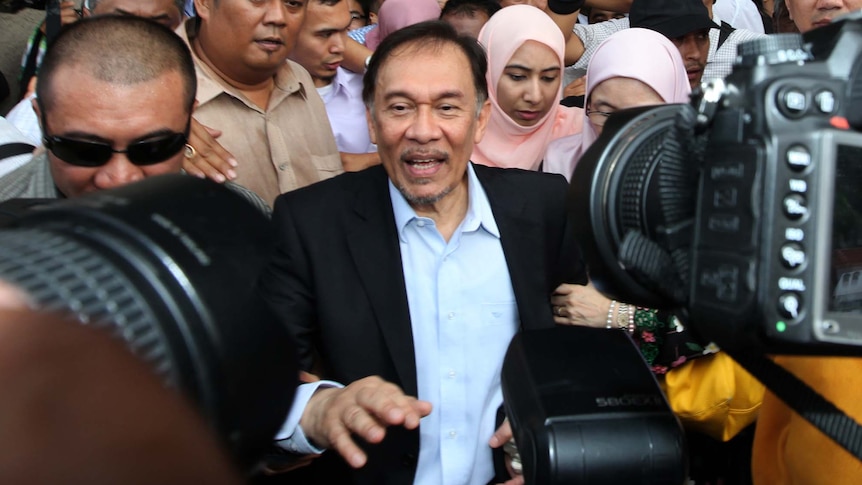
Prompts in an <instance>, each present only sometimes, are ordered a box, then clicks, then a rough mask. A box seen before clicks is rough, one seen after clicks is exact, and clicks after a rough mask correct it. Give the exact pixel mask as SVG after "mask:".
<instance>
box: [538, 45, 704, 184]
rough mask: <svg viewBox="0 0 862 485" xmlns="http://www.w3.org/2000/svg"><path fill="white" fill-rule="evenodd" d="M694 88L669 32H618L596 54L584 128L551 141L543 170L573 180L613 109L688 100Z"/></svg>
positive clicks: (589, 70) (590, 69) (589, 78)
mask: <svg viewBox="0 0 862 485" xmlns="http://www.w3.org/2000/svg"><path fill="white" fill-rule="evenodd" d="M690 92H691V87H690V85H689V82H688V78H687V77H686V73H685V65H684V64H683V62H682V57H680V54H679V49H677V48H676V46H674V45H673V43H671V42H670V41H669V40H668V39H667V38H666V37H665V36H663V35H661V34H659V33H657V32H654V31H652V30H647V29H639V28H631V29H625V30H621V31H619V32H617V33H615V34H613V35H612V36H610V37H608V39H607V40H605V41H604V42H603V43H602V44H601V45H600V46H599V47H598V49H596V52H595V53H594V54H593V57H592V58H590V65H589V67H588V68H587V88H586V93H585V96H584V103H585V105H586V110H585V111H584V128H583V131H582V132H581V133H579V134H577V135H572V136H568V137H565V138H560V139H558V140H555V141H554V142H553V143H551V144H550V145H549V146H548V150H547V152H546V153H545V163H544V165H543V166H542V169H543V170H544V171H545V172H552V173H560V174H563V175H564V176H565V177H566V179H569V180H570V179H571V176H572V171H573V170H574V168H575V164H576V163H577V162H578V160H580V158H581V155H583V153H584V152H585V151H586V150H587V148H589V146H590V145H592V144H593V142H594V141H595V140H596V138H598V136H599V134H600V133H601V132H602V126H604V124H605V121H606V120H607V118H608V115H610V113H612V112H614V111H617V110H621V109H626V108H635V107H638V106H649V105H655V104H664V103H686V102H688V96H689V93H690Z"/></svg>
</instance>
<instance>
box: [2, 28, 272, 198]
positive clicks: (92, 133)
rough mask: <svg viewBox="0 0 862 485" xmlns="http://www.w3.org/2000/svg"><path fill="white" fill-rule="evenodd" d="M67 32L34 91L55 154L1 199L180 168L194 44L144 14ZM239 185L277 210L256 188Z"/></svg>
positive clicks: (16, 180)
mask: <svg viewBox="0 0 862 485" xmlns="http://www.w3.org/2000/svg"><path fill="white" fill-rule="evenodd" d="M66 29H68V31H65V30H64V31H63V32H61V33H60V35H59V36H58V38H57V40H56V41H55V42H54V44H52V47H51V49H49V50H48V52H47V54H46V55H45V60H44V62H43V64H42V70H41V74H40V76H39V82H38V84H37V86H36V95H37V97H36V102H35V103H34V108H35V109H36V112H37V115H38V117H39V122H40V124H41V126H42V131H43V132H44V138H43V143H44V146H45V148H46V150H47V151H46V152H42V153H41V154H39V155H36V156H34V157H33V158H32V159H31V160H30V161H29V162H27V163H25V164H24V165H23V166H21V167H20V168H18V169H16V170H14V171H12V172H10V173H9V174H7V175H5V176H3V177H2V178H0V201H2V200H8V199H15V198H26V199H56V198H66V197H77V196H79V195H82V194H85V193H87V192H94V191H98V190H105V189H112V188H115V187H120V186H123V185H126V184H129V183H132V182H136V181H139V180H142V179H144V178H147V177H152V176H155V175H161V174H168V173H180V171H181V169H182V160H183V155H184V152H185V150H186V149H187V147H188V146H187V145H186V141H187V137H188V131H189V124H190V123H191V113H192V108H193V106H194V102H195V90H196V79H195V71H194V62H193V61H192V57H191V53H190V52H189V50H188V47H187V46H186V45H185V44H184V43H183V41H182V40H180V38H179V37H177V36H176V35H174V33H173V32H172V31H171V30H169V29H167V28H165V27H163V26H161V25H159V24H156V23H154V22H150V21H148V20H143V19H140V18H138V17H130V16H117V15H105V16H98V17H92V18H89V19H84V20H82V21H80V22H76V23H75V24H72V25H70V26H68V27H66ZM231 188H232V189H233V190H235V191H236V192H237V193H239V194H240V195H242V196H243V197H245V198H246V199H247V200H248V201H249V202H250V203H252V204H253V205H255V206H256V207H257V208H258V209H260V210H261V211H263V212H266V213H268V212H269V209H268V207H267V206H266V204H264V202H263V201H262V200H261V199H260V198H259V197H257V196H255V195H254V194H253V193H251V192H250V191H248V190H246V189H244V188H242V187H239V186H237V185H235V184H231Z"/></svg>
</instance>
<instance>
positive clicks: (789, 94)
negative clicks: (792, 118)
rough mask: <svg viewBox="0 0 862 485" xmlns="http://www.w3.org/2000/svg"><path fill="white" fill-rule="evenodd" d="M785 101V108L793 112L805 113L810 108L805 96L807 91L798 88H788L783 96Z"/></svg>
mask: <svg viewBox="0 0 862 485" xmlns="http://www.w3.org/2000/svg"><path fill="white" fill-rule="evenodd" d="M781 100H782V101H783V103H784V109H786V110H787V111H788V112H789V113H791V114H800V113H804V112H805V110H806V109H808V100H807V99H806V98H805V93H803V92H802V91H800V90H798V89H788V90H787V91H785V92H784V95H783V96H782V97H781Z"/></svg>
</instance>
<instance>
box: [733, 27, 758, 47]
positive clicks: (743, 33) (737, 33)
mask: <svg viewBox="0 0 862 485" xmlns="http://www.w3.org/2000/svg"><path fill="white" fill-rule="evenodd" d="M764 37H766V34H761V33H760V32H754V31H752V30H747V29H734V31H733V32H731V33H730V36H728V38H727V40H728V41H729V42H733V43H734V44H740V43H742V42H748V41H750V40H754V39H762V38H764Z"/></svg>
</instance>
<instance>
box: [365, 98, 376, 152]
mask: <svg viewBox="0 0 862 485" xmlns="http://www.w3.org/2000/svg"><path fill="white" fill-rule="evenodd" d="M365 122H366V123H368V136H369V137H370V138H371V143H374V144H375V145H376V144H377V131H376V130H375V129H374V115H372V114H371V110H369V109H368V108H367V107H366V108H365Z"/></svg>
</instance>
